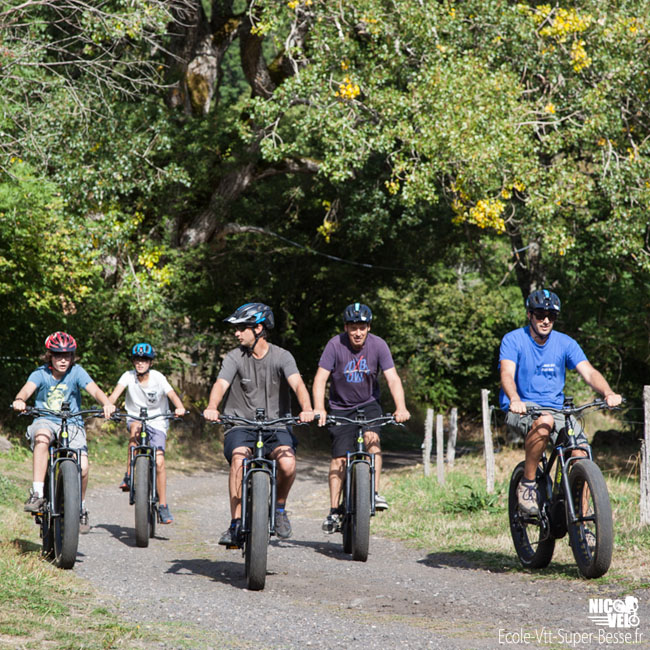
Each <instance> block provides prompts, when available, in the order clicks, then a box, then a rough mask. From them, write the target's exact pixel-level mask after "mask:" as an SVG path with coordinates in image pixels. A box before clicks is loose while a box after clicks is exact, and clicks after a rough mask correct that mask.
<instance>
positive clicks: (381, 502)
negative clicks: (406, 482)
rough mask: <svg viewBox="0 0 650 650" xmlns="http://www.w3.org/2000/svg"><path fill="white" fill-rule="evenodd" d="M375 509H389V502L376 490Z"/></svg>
mask: <svg viewBox="0 0 650 650" xmlns="http://www.w3.org/2000/svg"><path fill="white" fill-rule="evenodd" d="M375 510H388V502H387V501H386V499H384V497H382V496H381V494H378V493H377V492H375Z"/></svg>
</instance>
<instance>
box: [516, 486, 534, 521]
mask: <svg viewBox="0 0 650 650" xmlns="http://www.w3.org/2000/svg"><path fill="white" fill-rule="evenodd" d="M537 501H538V497H537V483H535V481H530V482H528V481H525V480H523V479H522V480H521V481H520V482H519V485H518V486H517V502H518V505H519V510H521V511H522V512H523V513H524V514H526V515H538V514H539V505H538V503H537Z"/></svg>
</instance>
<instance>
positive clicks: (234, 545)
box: [226, 544, 241, 551]
mask: <svg viewBox="0 0 650 650" xmlns="http://www.w3.org/2000/svg"><path fill="white" fill-rule="evenodd" d="M240 548H241V546H239V544H229V545H228V546H226V549H227V550H229V551H236V550H237V549H240Z"/></svg>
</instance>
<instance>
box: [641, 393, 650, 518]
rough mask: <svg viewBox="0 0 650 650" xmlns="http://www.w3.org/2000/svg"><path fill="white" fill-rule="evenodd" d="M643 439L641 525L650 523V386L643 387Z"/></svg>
mask: <svg viewBox="0 0 650 650" xmlns="http://www.w3.org/2000/svg"><path fill="white" fill-rule="evenodd" d="M643 416H644V417H643V422H644V424H643V441H642V442H641V467H640V472H639V473H640V476H641V498H640V500H639V506H640V509H641V525H642V526H647V525H648V524H650V386H644V387H643Z"/></svg>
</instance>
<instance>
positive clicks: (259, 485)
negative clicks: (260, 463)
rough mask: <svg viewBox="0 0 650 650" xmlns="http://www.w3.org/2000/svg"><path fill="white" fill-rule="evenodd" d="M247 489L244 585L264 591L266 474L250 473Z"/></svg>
mask: <svg viewBox="0 0 650 650" xmlns="http://www.w3.org/2000/svg"><path fill="white" fill-rule="evenodd" d="M249 480H250V484H249V489H248V494H249V504H248V506H249V507H248V524H249V525H248V527H247V529H248V533H247V535H246V537H247V539H246V542H245V544H246V546H245V549H244V556H245V562H246V585H247V587H248V589H250V590H251V591H260V590H261V589H264V584H265V583H266V562H267V556H268V551H269V494H270V485H269V477H268V475H267V474H266V472H252V474H251V477H250V479H249Z"/></svg>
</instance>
